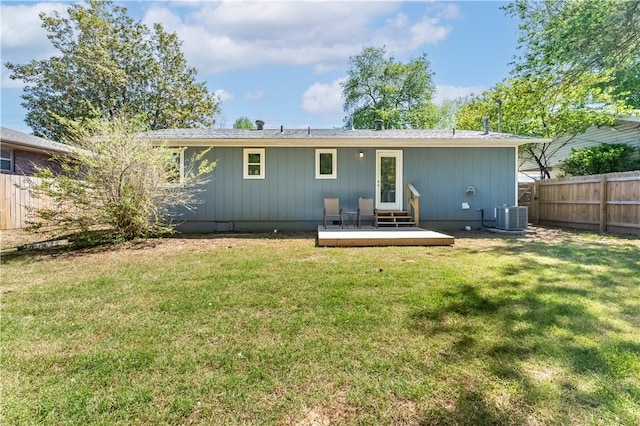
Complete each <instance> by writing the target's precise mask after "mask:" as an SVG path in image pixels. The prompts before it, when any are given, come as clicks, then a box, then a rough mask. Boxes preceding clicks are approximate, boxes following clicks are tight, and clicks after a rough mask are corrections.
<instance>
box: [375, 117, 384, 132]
mask: <svg viewBox="0 0 640 426" xmlns="http://www.w3.org/2000/svg"><path fill="white" fill-rule="evenodd" d="M374 124H375V126H376V130H384V121H382V120H380V119H379V118H378V119H377V120H376V121H374Z"/></svg>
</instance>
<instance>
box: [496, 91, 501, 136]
mask: <svg viewBox="0 0 640 426" xmlns="http://www.w3.org/2000/svg"><path fill="white" fill-rule="evenodd" d="M496 102H497V103H498V133H502V99H497V100H496Z"/></svg>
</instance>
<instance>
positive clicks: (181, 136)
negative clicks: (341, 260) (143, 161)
mask: <svg viewBox="0 0 640 426" xmlns="http://www.w3.org/2000/svg"><path fill="white" fill-rule="evenodd" d="M141 137H144V138H150V139H159V140H162V141H164V142H165V143H167V144H168V145H174V146H274V147H275V146H291V147H294V146H318V145H328V144H331V145H336V146H344V147H365V146H379V147H401V146H416V147H419V146H425V147H426V146H441V147H448V146H455V147H463V146H467V147H474V146H479V147H484V146H518V145H522V144H524V143H539V142H549V141H548V140H547V139H534V138H527V137H525V136H516V135H510V134H504V133H489V134H486V135H485V134H483V132H480V131H473V130H455V131H453V129H452V130H395V129H389V130H377V131H376V130H344V129H310V128H308V129H283V130H282V131H280V129H265V130H247V129H166V130H155V131H152V132H149V133H145V134H144V135H141Z"/></svg>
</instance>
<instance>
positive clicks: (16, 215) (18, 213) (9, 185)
mask: <svg viewBox="0 0 640 426" xmlns="http://www.w3.org/2000/svg"><path fill="white" fill-rule="evenodd" d="M39 181H40V179H38V178H34V177H31V176H19V175H5V174H0V229H2V230H5V229H16V228H24V227H26V225H27V222H28V221H29V220H32V219H33V215H32V213H30V212H29V208H30V207H36V208H37V207H44V206H46V201H44V200H42V199H38V198H33V197H31V195H30V194H29V191H28V190H27V189H26V188H27V187H28V186H29V185H30V184H32V183H37V182H39Z"/></svg>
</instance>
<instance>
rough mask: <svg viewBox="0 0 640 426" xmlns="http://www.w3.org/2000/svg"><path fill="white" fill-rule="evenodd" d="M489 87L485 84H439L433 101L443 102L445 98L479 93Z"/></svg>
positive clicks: (453, 98) (450, 98) (436, 102)
mask: <svg viewBox="0 0 640 426" xmlns="http://www.w3.org/2000/svg"><path fill="white" fill-rule="evenodd" d="M487 89H488V88H487V87H484V86H449V85H446V84H442V85H437V86H436V93H435V94H434V95H433V103H435V104H441V103H442V101H444V100H455V99H458V98H464V97H466V96H470V95H479V94H481V93H482V92H484V91H485V90H487Z"/></svg>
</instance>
